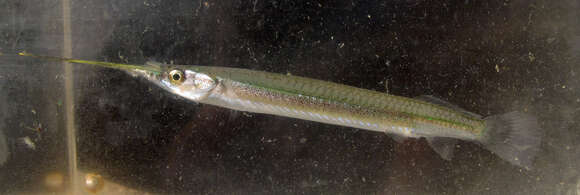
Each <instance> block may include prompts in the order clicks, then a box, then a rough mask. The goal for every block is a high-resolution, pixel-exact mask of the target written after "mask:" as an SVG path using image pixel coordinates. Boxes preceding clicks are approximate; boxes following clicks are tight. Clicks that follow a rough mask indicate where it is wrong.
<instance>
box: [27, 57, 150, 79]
mask: <svg viewBox="0 0 580 195" xmlns="http://www.w3.org/2000/svg"><path fill="white" fill-rule="evenodd" d="M18 55H19V56H27V57H33V58H38V59H44V60H51V61H60V62H70V63H75V64H89V65H95V66H100V67H104V68H112V69H118V70H126V71H135V70H139V71H147V72H151V73H156V74H160V73H161V72H162V70H161V67H159V66H141V65H134V64H120V63H112V62H100V61H90V60H79V59H72V58H63V57H56V56H42V55H35V54H31V53H27V52H20V53H18Z"/></svg>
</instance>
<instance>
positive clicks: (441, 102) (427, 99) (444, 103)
mask: <svg viewBox="0 0 580 195" xmlns="http://www.w3.org/2000/svg"><path fill="white" fill-rule="evenodd" d="M415 99H416V100H421V101H425V102H429V103H432V104H435V105H439V106H443V107H446V108H449V109H451V110H455V111H457V112H461V113H463V114H466V115H468V116H471V117H473V118H476V119H481V118H483V117H482V116H481V115H479V114H475V113H473V112H469V111H467V110H465V109H463V108H461V107H459V106H456V105H454V104H452V103H449V102H447V101H445V100H442V99H439V98H437V97H435V96H432V95H422V96H417V97H415Z"/></svg>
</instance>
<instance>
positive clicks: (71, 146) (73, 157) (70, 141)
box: [62, 0, 80, 194]
mask: <svg viewBox="0 0 580 195" xmlns="http://www.w3.org/2000/svg"><path fill="white" fill-rule="evenodd" d="M70 6H71V4H70V0H62V32H63V48H62V56H64V57H65V58H71V57H72V38H71V36H72V34H71V21H70V18H71V13H70V10H71V7H70ZM63 65H64V75H65V77H64V78H65V80H64V90H65V92H64V94H65V116H66V133H67V136H66V139H67V148H68V150H67V152H68V153H67V157H68V165H69V167H68V175H69V177H70V184H71V185H70V188H69V190H70V191H69V193H70V194H80V189H79V187H78V186H79V180H78V178H79V177H78V175H77V174H78V172H77V150H76V149H77V143H76V132H75V131H76V129H75V114H74V93H73V81H74V78H73V67H72V65H71V64H70V63H68V62H64V63H63Z"/></svg>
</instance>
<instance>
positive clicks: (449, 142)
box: [426, 137, 457, 160]
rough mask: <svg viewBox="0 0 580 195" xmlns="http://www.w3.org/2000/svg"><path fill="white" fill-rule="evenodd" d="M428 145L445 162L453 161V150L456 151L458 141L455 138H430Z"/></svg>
mask: <svg viewBox="0 0 580 195" xmlns="http://www.w3.org/2000/svg"><path fill="white" fill-rule="evenodd" d="M426 139H427V143H429V146H431V148H433V150H434V151H435V152H437V154H439V156H441V158H443V159H445V160H451V158H453V150H454V149H455V144H457V140H456V139H453V138H446V137H428V138H426Z"/></svg>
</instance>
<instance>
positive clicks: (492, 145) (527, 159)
mask: <svg viewBox="0 0 580 195" xmlns="http://www.w3.org/2000/svg"><path fill="white" fill-rule="evenodd" d="M20 55H23V56H31V57H36V58H42V59H48V60H58V61H66V62H71V63H79V64H92V65H98V66H103V67H107V68H115V69H121V70H125V71H128V72H129V73H131V74H133V75H137V76H141V77H144V78H146V79H147V80H149V81H151V82H153V83H156V84H157V85H159V86H160V87H162V88H164V89H166V90H167V91H170V92H172V93H174V94H177V95H180V96H182V97H184V98H187V99H189V100H192V101H195V102H199V103H205V104H211V105H215V106H220V107H225V108H229V109H234V110H240V111H247V112H255V113H265V114H272V115H278V116H286V117H292V118H298V119H304V120H310V121H317V122H322V123H327V124H334V125H340V126H348V127H354V128H359V129H365V130H370V131H378V132H385V133H388V134H394V135H396V136H402V137H425V138H426V139H427V141H428V142H429V144H430V146H432V147H433V149H434V150H435V151H436V152H437V153H438V154H440V155H441V157H443V158H444V159H450V158H451V156H452V154H453V148H454V144H455V141H456V140H457V139H460V140H466V141H472V142H475V143H478V144H480V145H482V146H483V147H485V148H486V149H488V150H490V151H492V152H493V153H495V154H497V155H498V156H499V157H501V158H502V159H505V160H507V161H509V162H511V163H512V164H514V165H518V166H521V167H524V168H531V166H532V162H533V159H534V156H535V154H536V152H537V150H538V147H539V145H540V142H541V134H540V129H539V125H538V123H537V120H536V118H535V117H534V116H533V115H530V114H527V113H523V112H510V113H507V114H501V115H494V116H488V117H485V118H483V117H481V116H479V115H477V114H474V113H470V112H468V111H465V110H463V109H461V108H458V107H457V106H454V105H451V104H449V103H447V102H445V101H443V100H440V99H437V98H434V97H431V96H421V97H419V98H406V97H401V96H394V95H389V94H385V93H380V92H377V91H372V90H367V89H361V88H356V87H351V86H346V85H342V84H337V83H332V82H327V81H321V80H316V79H310V78H305V77H299V76H291V75H283V74H277V73H269V72H263V71H255V70H248V69H239V68H227V67H214V66H194V65H162V64H152V63H150V64H149V65H146V66H139V65H128V64H116V63H109V62H97V61H86V60H75V59H67V58H60V57H51V56H37V55H33V54H28V53H20Z"/></svg>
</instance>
